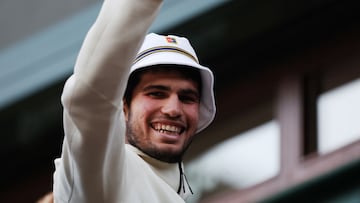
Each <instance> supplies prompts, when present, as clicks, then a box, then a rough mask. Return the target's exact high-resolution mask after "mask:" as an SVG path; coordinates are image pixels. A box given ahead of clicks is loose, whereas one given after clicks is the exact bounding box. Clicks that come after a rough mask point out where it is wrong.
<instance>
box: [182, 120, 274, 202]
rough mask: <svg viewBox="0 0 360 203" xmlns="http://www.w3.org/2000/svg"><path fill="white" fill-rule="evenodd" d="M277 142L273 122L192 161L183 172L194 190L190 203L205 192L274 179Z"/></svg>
mask: <svg viewBox="0 0 360 203" xmlns="http://www.w3.org/2000/svg"><path fill="white" fill-rule="evenodd" d="M279 139H280V132H279V126H278V123H277V122H276V121H274V120H272V121H269V122H266V123H263V124H261V125H259V126H256V127H254V128H252V129H250V130H248V131H245V132H242V133H240V134H239V135H236V136H234V137H233V138H230V139H228V140H225V141H224V142H222V143H220V144H218V145H216V146H215V147H213V148H212V149H210V150H209V151H208V152H206V153H204V154H203V155H202V156H200V157H199V158H197V159H195V160H194V161H192V162H191V163H190V164H188V166H187V169H186V173H187V176H189V180H191V186H192V187H193V189H194V191H195V195H194V196H193V197H192V198H191V202H197V201H198V200H199V199H201V196H202V195H204V194H206V193H210V192H211V193H216V192H221V191H224V190H233V189H242V188H246V187H250V186H253V185H255V184H257V183H260V182H263V181H265V180H268V179H270V178H272V177H274V176H276V175H277V174H278V173H279V168H280V155H279V153H280V152H279V149H280V147H279V143H280V141H279ZM189 202H190V201H189Z"/></svg>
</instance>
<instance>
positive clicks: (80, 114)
mask: <svg viewBox="0 0 360 203" xmlns="http://www.w3.org/2000/svg"><path fill="white" fill-rule="evenodd" d="M160 6H161V1H160V0H141V1H140V0H106V1H104V4H103V7H102V9H101V11H100V14H99V16H98V18H97V20H96V22H95V23H94V25H93V26H92V28H91V30H90V31H89V32H88V34H87V36H86V39H85V41H84V44H83V46H82V48H81V51H80V53H79V56H78V59H77V61H76V65H75V69H74V73H73V75H72V76H71V77H70V78H69V79H68V80H67V82H66V84H65V87H64V91H63V95H62V104H63V106H64V131H65V137H64V142H63V149H62V154H61V157H60V158H58V159H56V160H55V166H56V171H55V174H54V201H55V202H74V203H75V202H76V203H81V202H87V203H88V202H96V203H99V202H120V203H122V202H125V203H126V202H129V203H136V202H151V203H156V202H164V203H168V202H184V199H185V198H186V197H187V196H188V195H189V194H191V193H192V191H191V188H190V186H189V184H188V182H187V180H186V177H185V175H184V169H183V163H182V159H183V155H184V153H185V151H186V149H187V148H188V147H189V145H190V144H191V142H192V140H193V138H194V136H195V135H196V134H197V133H198V132H200V131H202V130H203V129H204V128H206V127H207V126H208V125H209V124H210V123H211V122H212V120H213V119H214V116H215V102H214V94H213V74H212V72H211V71H210V70H209V69H208V68H207V67H204V66H202V65H200V64H199V62H198V59H197V56H196V54H195V52H194V50H193V48H192V47H191V45H190V43H189V41H188V40H187V39H186V38H183V37H178V36H173V35H170V36H163V35H158V34H154V33H151V34H148V35H146V32H147V30H148V28H149V26H150V25H151V23H152V21H153V19H154V18H155V16H156V14H157V12H158V9H159V8H160Z"/></svg>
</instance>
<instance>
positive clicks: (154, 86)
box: [143, 85, 171, 91]
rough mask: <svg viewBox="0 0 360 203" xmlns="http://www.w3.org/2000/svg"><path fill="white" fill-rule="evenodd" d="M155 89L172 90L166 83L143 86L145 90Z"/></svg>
mask: <svg viewBox="0 0 360 203" xmlns="http://www.w3.org/2000/svg"><path fill="white" fill-rule="evenodd" d="M153 89H156V90H164V91H170V90H171V88H170V87H167V86H165V85H148V86H146V87H144V88H143V91H149V90H153Z"/></svg>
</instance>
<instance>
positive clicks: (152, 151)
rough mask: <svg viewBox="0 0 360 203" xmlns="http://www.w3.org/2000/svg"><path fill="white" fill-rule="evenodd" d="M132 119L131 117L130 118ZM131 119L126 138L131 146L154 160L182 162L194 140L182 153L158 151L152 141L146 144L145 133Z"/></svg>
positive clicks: (127, 125)
mask: <svg viewBox="0 0 360 203" xmlns="http://www.w3.org/2000/svg"><path fill="white" fill-rule="evenodd" d="M129 118H130V117H129ZM131 120H132V119H131V118H130V119H129V121H128V122H126V137H127V141H128V143H129V144H131V145H132V146H134V147H136V148H138V149H139V150H141V151H142V152H144V153H145V154H147V155H149V156H150V157H152V158H155V159H157V160H160V161H163V162H167V163H177V162H181V161H182V158H183V155H184V153H185V151H186V150H187V149H188V147H189V146H190V143H191V142H192V140H190V141H189V142H188V143H187V144H186V145H185V146H183V149H182V150H181V151H180V152H168V151H163V150H161V149H158V147H156V145H155V144H154V143H152V142H151V140H150V141H149V142H148V143H144V138H145V136H144V135H141V134H143V131H141V130H140V127H136V125H135V124H134V123H132V122H131Z"/></svg>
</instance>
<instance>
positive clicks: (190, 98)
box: [179, 94, 200, 104]
mask: <svg viewBox="0 0 360 203" xmlns="http://www.w3.org/2000/svg"><path fill="white" fill-rule="evenodd" d="M179 99H180V101H182V102H183V103H186V104H193V103H199V102H200V100H199V97H198V96H197V95H195V94H185V95H179Z"/></svg>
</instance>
